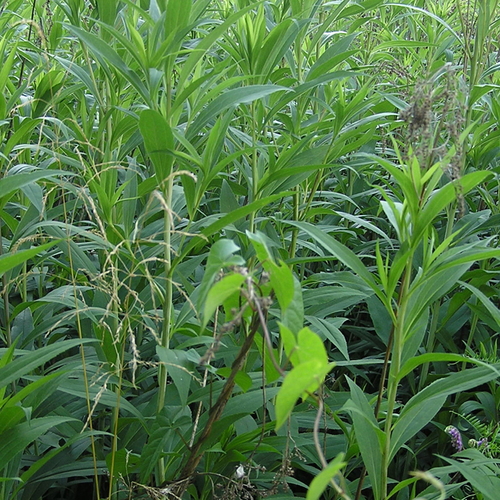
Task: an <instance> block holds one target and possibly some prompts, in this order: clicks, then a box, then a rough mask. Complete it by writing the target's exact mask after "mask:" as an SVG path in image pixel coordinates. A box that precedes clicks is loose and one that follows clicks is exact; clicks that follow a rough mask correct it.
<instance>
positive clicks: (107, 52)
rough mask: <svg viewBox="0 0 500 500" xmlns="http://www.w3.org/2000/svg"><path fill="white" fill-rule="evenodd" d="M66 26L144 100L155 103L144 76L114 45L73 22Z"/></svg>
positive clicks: (65, 25)
mask: <svg viewBox="0 0 500 500" xmlns="http://www.w3.org/2000/svg"><path fill="white" fill-rule="evenodd" d="M64 27H65V28H66V29H67V30H69V31H70V32H71V33H73V34H74V35H76V36H77V37H78V38H79V39H80V41H81V42H82V44H84V45H86V46H88V47H89V48H90V49H91V50H92V51H93V52H94V54H95V55H96V56H97V58H98V59H99V60H100V62H101V64H105V65H107V64H109V65H110V66H111V67H112V68H113V69H115V70H116V71H118V72H119V73H121V74H122V75H123V76H124V77H125V79H126V80H127V82H129V83H130V84H131V85H133V87H134V88H135V89H136V90H137V92H138V93H139V94H140V96H141V97H142V98H143V99H144V101H145V102H146V103H147V104H148V105H151V106H152V105H153V103H152V102H151V98H150V95H149V91H148V90H147V88H146V86H145V85H144V83H143V80H142V78H141V77H140V76H139V75H138V74H137V73H136V72H135V71H133V70H132V69H131V68H129V66H127V64H126V63H125V61H124V60H123V59H122V58H121V57H120V55H119V54H118V53H117V52H116V51H115V50H114V49H113V47H111V46H110V45H109V44H108V43H106V42H105V41H104V40H102V39H101V38H100V37H98V36H97V35H94V34H93V33H90V32H88V31H85V30H84V29H82V28H78V27H77V26H73V25H71V24H64Z"/></svg>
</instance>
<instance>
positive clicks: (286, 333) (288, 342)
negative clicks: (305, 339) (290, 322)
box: [279, 323, 300, 366]
mask: <svg viewBox="0 0 500 500" xmlns="http://www.w3.org/2000/svg"><path fill="white" fill-rule="evenodd" d="M279 327H280V336H281V340H282V342H283V347H284V349H285V354H286V356H287V358H288V360H289V361H290V362H291V363H292V365H293V366H299V364H300V358H299V354H298V352H297V347H298V346H297V338H296V337H295V335H294V334H293V332H292V331H291V330H290V329H289V328H287V327H286V326H285V325H284V324H283V323H279Z"/></svg>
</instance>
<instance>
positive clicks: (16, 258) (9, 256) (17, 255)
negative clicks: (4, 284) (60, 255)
mask: <svg viewBox="0 0 500 500" xmlns="http://www.w3.org/2000/svg"><path fill="white" fill-rule="evenodd" d="M59 242H60V240H58V241H50V242H49V243H45V244H44V245H40V246H38V247H35V248H28V249H27V250H19V251H17V252H9V253H6V254H4V255H2V256H0V276H2V275H3V274H5V273H6V272H7V271H10V270H11V269H13V268H14V267H16V266H18V265H19V264H22V263H23V262H26V261H27V260H29V259H32V258H33V257H36V256H37V255H38V254H40V253H42V252H43V251H45V250H47V249H49V248H50V247H53V246H54V245H56V244H57V243H59Z"/></svg>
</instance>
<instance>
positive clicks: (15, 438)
mask: <svg viewBox="0 0 500 500" xmlns="http://www.w3.org/2000/svg"><path fill="white" fill-rule="evenodd" d="M2 382H3V380H2ZM70 421H73V422H78V420H77V419H76V418H72V417H41V418H36V419H32V420H30V421H29V422H23V423H21V424H18V425H16V426H15V427H13V428H11V429H8V431H7V432H5V433H3V434H1V435H0V470H1V469H3V468H4V467H5V466H6V465H7V464H8V463H9V462H10V460H12V459H13V458H14V457H15V456H16V455H17V454H18V453H21V452H22V451H23V450H24V449H25V448H26V447H27V446H28V445H29V444H30V443H31V442H33V441H34V440H35V439H37V438H39V437H40V436H41V435H42V434H45V433H46V432H47V431H48V430H49V429H51V428H52V427H57V426H58V425H60V424H64V423H66V422H70Z"/></svg>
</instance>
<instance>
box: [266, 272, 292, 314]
mask: <svg viewBox="0 0 500 500" xmlns="http://www.w3.org/2000/svg"><path fill="white" fill-rule="evenodd" d="M263 265H264V268H267V269H269V279H270V282H271V286H272V287H273V290H274V293H275V294H276V298H277V299H278V303H279V305H280V308H281V311H282V314H283V313H284V312H285V311H286V310H287V309H288V308H289V307H293V299H294V290H295V283H294V277H293V273H292V271H291V270H290V268H289V267H288V266H287V265H286V264H285V263H283V262H281V263H280V264H279V265H277V264H275V263H274V262H268V263H267V264H266V263H264V264H263Z"/></svg>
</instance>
